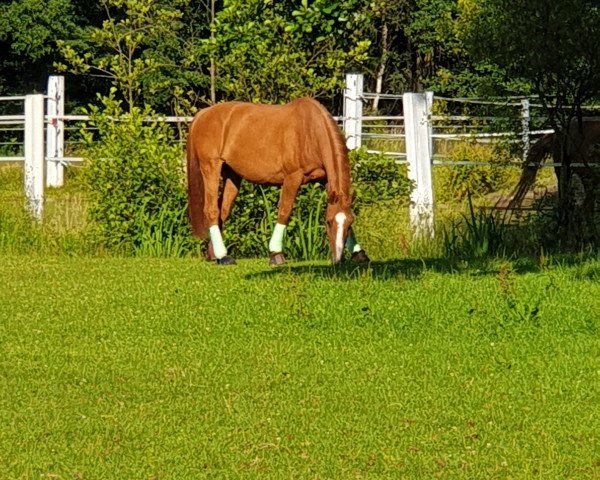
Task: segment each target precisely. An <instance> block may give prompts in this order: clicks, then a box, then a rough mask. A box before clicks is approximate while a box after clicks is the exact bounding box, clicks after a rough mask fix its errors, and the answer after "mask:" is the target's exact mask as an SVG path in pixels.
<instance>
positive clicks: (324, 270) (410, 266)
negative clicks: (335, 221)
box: [245, 258, 540, 280]
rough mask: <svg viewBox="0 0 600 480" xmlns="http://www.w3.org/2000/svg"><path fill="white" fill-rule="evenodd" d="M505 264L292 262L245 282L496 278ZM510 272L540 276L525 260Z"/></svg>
mask: <svg viewBox="0 0 600 480" xmlns="http://www.w3.org/2000/svg"><path fill="white" fill-rule="evenodd" d="M502 263H505V261H503V260H501V259H496V258H490V259H477V260H469V261H452V260H448V259H443V258H424V259H391V260H382V261H372V262H370V263H367V264H356V263H351V262H349V261H348V262H344V263H342V264H341V265H338V266H335V267H334V266H332V265H327V264H309V263H299V264H294V263H293V262H290V263H288V264H286V265H284V266H281V267H272V268H270V269H268V270H264V271H261V272H256V273H251V274H248V275H246V277H245V278H246V279H255V278H272V277H277V276H280V275H290V274H291V275H307V276H312V277H317V278H324V279H338V280H353V279H357V278H361V277H368V278H371V279H375V280H391V279H394V278H402V279H406V280H418V279H419V278H421V277H422V276H423V274H424V273H426V272H436V273H443V274H463V275H470V276H485V275H497V274H498V272H499V270H500V265H501V264H502ZM510 264H511V271H512V272H514V273H518V274H523V273H530V272H539V271H540V266H539V263H538V261H537V259H535V258H522V259H518V260H514V261H511V262H510Z"/></svg>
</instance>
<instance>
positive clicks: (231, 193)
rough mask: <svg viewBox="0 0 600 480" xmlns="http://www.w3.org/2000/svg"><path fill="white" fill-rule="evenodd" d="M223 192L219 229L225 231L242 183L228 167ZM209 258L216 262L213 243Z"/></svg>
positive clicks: (224, 170)
mask: <svg viewBox="0 0 600 480" xmlns="http://www.w3.org/2000/svg"><path fill="white" fill-rule="evenodd" d="M222 175H223V191H222V193H221V198H220V199H219V211H220V216H219V228H220V229H221V231H223V225H224V224H225V221H226V220H227V219H228V218H229V215H230V213H231V207H233V203H234V202H235V199H236V197H237V194H238V192H239V191H240V184H241V182H242V179H241V177H240V176H239V175H238V174H237V173H235V172H234V171H233V170H231V169H230V168H229V167H228V166H227V165H224V166H223V173H222ZM208 258H209V259H210V260H216V257H215V254H214V248H213V245H212V242H208Z"/></svg>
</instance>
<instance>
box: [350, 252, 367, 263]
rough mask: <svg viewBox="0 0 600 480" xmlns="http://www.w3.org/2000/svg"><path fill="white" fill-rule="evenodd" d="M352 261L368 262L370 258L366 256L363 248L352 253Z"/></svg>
mask: <svg viewBox="0 0 600 480" xmlns="http://www.w3.org/2000/svg"><path fill="white" fill-rule="evenodd" d="M352 261H353V262H355V263H368V262H370V261H371V259H370V258H369V257H368V256H367V254H366V253H365V251H364V250H359V251H358V252H354V253H353V254H352Z"/></svg>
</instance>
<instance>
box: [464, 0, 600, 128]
mask: <svg viewBox="0 0 600 480" xmlns="http://www.w3.org/2000/svg"><path fill="white" fill-rule="evenodd" d="M461 10H462V12H461V19H462V24H463V29H462V31H461V37H462V39H463V42H464V44H465V46H466V48H467V50H468V51H469V53H470V55H472V56H473V58H475V59H477V60H479V61H486V62H488V63H490V64H492V65H495V66H497V67H498V68H499V69H501V70H502V71H504V72H506V74H507V75H508V76H509V77H513V78H516V79H524V80H525V81H527V82H529V83H530V84H531V85H532V86H533V91H534V93H536V94H538V95H539V96H540V101H541V102H542V103H543V104H544V105H545V106H546V109H547V113H548V114H550V122H551V124H552V126H553V127H554V128H557V126H558V125H560V126H562V127H565V126H567V125H568V124H569V122H570V118H572V116H573V115H574V113H575V112H576V111H577V109H579V108H581V105H582V104H583V103H584V102H587V101H588V100H590V99H592V98H594V97H595V96H597V95H598V94H600V44H599V43H598V42H597V41H596V35H597V32H598V29H599V28H600V10H599V9H598V4H597V2H596V1H590V0H557V1H552V2H547V1H545V0H527V1H525V0H518V1H512V2H505V1H504V0H482V1H474V0H464V1H463V2H461ZM549 32H552V33H551V34H549ZM565 106H572V107H575V109H576V110H572V109H565V108H563V107H565Z"/></svg>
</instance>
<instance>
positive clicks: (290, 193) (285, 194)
mask: <svg viewBox="0 0 600 480" xmlns="http://www.w3.org/2000/svg"><path fill="white" fill-rule="evenodd" d="M303 179H304V174H303V173H302V172H298V173H297V174H295V175H288V176H287V177H285V179H284V180H283V185H282V186H281V197H280V198H279V211H278V213H277V224H276V225H275V228H274V229H273V235H272V236H271V241H270V242H269V251H270V252H271V257H270V261H269V263H270V264H271V265H283V264H284V263H285V257H284V256H283V235H284V233H285V228H286V227H287V224H288V222H289V220H290V216H291V214H292V209H293V208H294V201H295V200H296V195H297V194H298V189H299V188H300V185H302V180H303Z"/></svg>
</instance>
